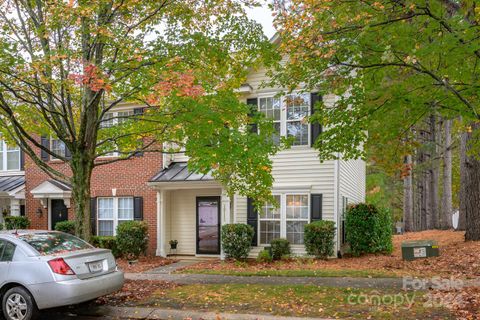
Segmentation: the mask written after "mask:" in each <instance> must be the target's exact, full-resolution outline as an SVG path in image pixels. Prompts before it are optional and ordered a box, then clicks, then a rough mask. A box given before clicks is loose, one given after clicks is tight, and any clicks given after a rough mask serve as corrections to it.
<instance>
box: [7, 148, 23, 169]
mask: <svg viewBox="0 0 480 320" xmlns="http://www.w3.org/2000/svg"><path fill="white" fill-rule="evenodd" d="M7 170H20V150H15V151H7Z"/></svg>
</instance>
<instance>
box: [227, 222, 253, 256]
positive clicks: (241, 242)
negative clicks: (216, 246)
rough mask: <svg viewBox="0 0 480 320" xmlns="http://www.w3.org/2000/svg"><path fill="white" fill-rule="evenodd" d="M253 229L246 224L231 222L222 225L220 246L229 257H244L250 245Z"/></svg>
mask: <svg viewBox="0 0 480 320" xmlns="http://www.w3.org/2000/svg"><path fill="white" fill-rule="evenodd" d="M254 233H255V232H254V230H253V228H252V227H251V226H249V225H248V224H242V223H232V224H226V225H224V226H222V248H223V252H225V256H226V257H227V258H229V259H235V260H241V259H246V258H247V257H248V254H249V252H250V248H251V246H252V239H253V235H254Z"/></svg>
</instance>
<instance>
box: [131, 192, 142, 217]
mask: <svg viewBox="0 0 480 320" xmlns="http://www.w3.org/2000/svg"><path fill="white" fill-rule="evenodd" d="M133 219H134V220H137V221H142V220H143V198H142V197H135V198H133Z"/></svg>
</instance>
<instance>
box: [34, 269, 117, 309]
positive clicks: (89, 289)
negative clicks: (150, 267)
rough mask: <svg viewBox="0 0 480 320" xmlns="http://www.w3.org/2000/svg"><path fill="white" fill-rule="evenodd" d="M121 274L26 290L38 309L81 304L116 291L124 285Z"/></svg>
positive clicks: (114, 273)
mask: <svg viewBox="0 0 480 320" xmlns="http://www.w3.org/2000/svg"><path fill="white" fill-rule="evenodd" d="M124 281H125V280H124V276H123V272H121V271H115V272H112V273H109V274H105V275H102V276H98V277H94V278H90V279H85V280H80V279H74V280H68V281H58V282H50V283H42V284H37V285H32V286H30V287H29V288H28V289H29V290H30V292H31V293H32V295H33V297H34V298H35V302H36V303H37V307H38V308H39V309H48V308H55V307H61V306H68V305H72V304H77V303H82V302H85V301H89V300H93V299H96V298H98V297H101V296H104V295H107V294H110V293H112V292H115V291H118V290H120V289H121V288H122V286H123V283H124Z"/></svg>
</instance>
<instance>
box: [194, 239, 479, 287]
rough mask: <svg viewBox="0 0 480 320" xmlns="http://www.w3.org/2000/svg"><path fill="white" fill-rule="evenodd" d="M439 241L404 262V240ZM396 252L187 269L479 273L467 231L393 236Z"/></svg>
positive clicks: (474, 244) (476, 249)
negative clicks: (424, 254) (436, 250)
mask: <svg viewBox="0 0 480 320" xmlns="http://www.w3.org/2000/svg"><path fill="white" fill-rule="evenodd" d="M421 239H433V240H437V241H438V243H439V246H440V257H436V258H428V259H421V260H415V261H403V260H402V258H401V242H402V241H405V240H421ZM393 244H394V252H393V253H392V254H391V255H365V256H361V257H349V258H343V259H331V260H328V261H322V260H313V259H292V260H287V261H277V262H273V263H259V262H256V261H254V260H249V261H247V262H246V263H238V262H222V261H208V262H204V263H199V264H196V265H193V266H189V267H187V268H186V269H188V270H195V269H197V270H198V269H209V270H229V271H240V272H241V271H251V272H255V271H264V270H295V269H297V270H300V269H301V270H319V269H330V270H342V269H343V270H345V269H348V270H377V271H386V272H391V273H394V274H395V275H398V276H403V275H405V276H422V277H433V276H442V277H450V276H454V277H461V278H473V277H479V276H480V242H465V241H464V233H463V232H456V231H439V230H431V231H422V232H412V233H406V234H404V235H397V236H394V239H393Z"/></svg>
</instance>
